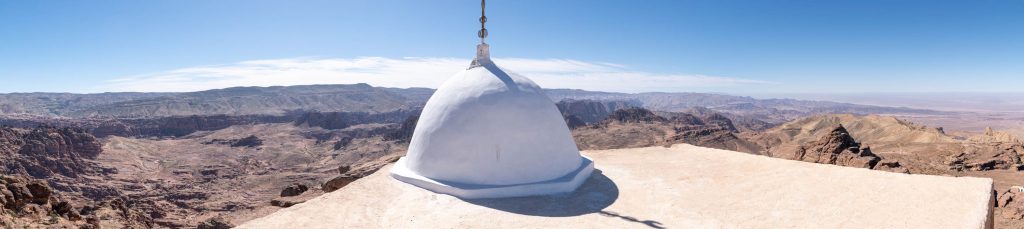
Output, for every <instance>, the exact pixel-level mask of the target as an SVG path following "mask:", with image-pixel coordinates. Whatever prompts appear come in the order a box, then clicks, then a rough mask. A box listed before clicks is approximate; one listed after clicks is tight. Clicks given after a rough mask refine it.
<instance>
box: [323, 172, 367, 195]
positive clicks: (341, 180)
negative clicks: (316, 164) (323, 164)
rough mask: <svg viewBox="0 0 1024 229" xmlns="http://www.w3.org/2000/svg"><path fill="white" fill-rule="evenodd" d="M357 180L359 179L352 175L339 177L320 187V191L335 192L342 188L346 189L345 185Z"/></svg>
mask: <svg viewBox="0 0 1024 229" xmlns="http://www.w3.org/2000/svg"><path fill="white" fill-rule="evenodd" d="M356 179H359V178H358V177H355V176H350V175H341V176H337V177H335V178H332V179H331V180H328V181H327V182H324V184H323V185H321V186H320V189H323V190H324V192H333V191H334V190H338V189H340V188H342V187H345V185H348V184H349V183H352V182H353V181H356Z"/></svg>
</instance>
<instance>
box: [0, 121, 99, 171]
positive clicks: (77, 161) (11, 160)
mask: <svg viewBox="0 0 1024 229" xmlns="http://www.w3.org/2000/svg"><path fill="white" fill-rule="evenodd" d="M102 151H103V149H102V148H101V146H100V143H99V141H97V140H96V138H95V137H93V136H92V135H90V134H88V133H85V131H83V130H79V129H73V128H55V127H48V126H42V127H37V128H35V129H31V130H22V129H13V128H7V127H3V128H0V166H2V168H3V170H4V172H5V173H6V174H21V175H29V176H32V177H36V178H48V177H52V176H54V175H55V174H58V175H62V176H66V177H71V178H74V177H78V176H79V175H81V174H93V173H101V172H104V171H106V172H112V171H109V170H105V169H103V168H100V167H99V166H98V165H96V164H95V163H93V162H91V161H87V160H86V159H94V158H96V157H97V156H98V155H99V154H100V152H102Z"/></svg>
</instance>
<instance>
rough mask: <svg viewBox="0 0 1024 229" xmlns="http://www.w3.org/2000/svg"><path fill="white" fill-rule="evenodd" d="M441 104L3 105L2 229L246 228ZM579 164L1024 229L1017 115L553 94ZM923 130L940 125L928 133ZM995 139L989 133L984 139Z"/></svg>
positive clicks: (389, 147)
mask: <svg viewBox="0 0 1024 229" xmlns="http://www.w3.org/2000/svg"><path fill="white" fill-rule="evenodd" d="M432 92H433V90H432V89H424V88H410V89H397V88H382V87H373V86H370V85H366V84H355V85H311V86H290V87H239V88H227V89H218V90H210V91H200V92H189V93H104V94H56V93H17V94H3V95H0V114H2V119H0V124H2V125H3V129H0V158H2V159H3V160H2V165H3V169H4V174H5V175H4V176H3V181H2V182H3V183H4V184H5V187H6V189H5V190H4V192H0V194H3V198H0V200H2V201H3V202H2V205H3V206H4V209H5V210H4V216H3V217H2V218H0V220H3V221H2V222H3V224H5V225H15V226H16V227H20V226H22V225H25V226H32V227H35V226H39V227H61V226H69V227H94V228H95V227H102V228H111V227H113V228H118V227H132V228H183V227H197V226H198V227H203V228H217V227H218V226H228V225H239V224H241V223H244V222H246V221H249V220H252V219H255V218H259V217H262V216H265V215H268V214H270V213H273V212H274V211H277V210H278V209H282V208H287V207H289V206H292V205H295V204H297V203H301V202H303V201H305V200H308V199H311V198H313V197H316V196H319V195H322V194H323V193H326V192H331V191H333V190H336V189H338V188H342V187H344V186H345V185H346V184H348V183H349V182H352V181H354V180H357V179H359V178H360V177H363V176H367V175H369V174H371V173H373V172H375V171H376V170H377V169H379V168H380V167H382V166H384V165H387V164H388V163H391V162H394V161H395V160H397V159H398V157H400V156H402V155H404V153H405V149H406V147H408V142H409V139H410V137H411V135H412V130H413V129H414V127H415V125H416V119H417V117H418V114H419V112H420V109H422V106H423V104H424V103H425V102H426V100H427V99H428V98H429V96H430V95H431V93H432ZM546 92H547V94H548V96H549V97H550V98H551V99H552V100H554V101H556V102H557V103H556V104H557V106H558V108H559V110H560V111H561V112H562V114H563V116H564V117H565V120H566V123H567V124H568V125H569V127H570V128H571V130H572V135H573V137H574V138H575V140H576V142H577V145H578V147H579V148H580V149H581V150H597V149H618V148H634V147H647V146H669V145H672V144H679V143H686V144H693V145H697V146H704V147H711V148H719V149H727V150H734V151H740V152H746V153H750V154H756V155H763V156H767V157H778V158H785V159H791V160H800V161H806V162H811V163H823V164H834V165H838V166H849V167H859V168H864V169H874V170H884V171H889V172H894V173H911V174H931V175H943V176H977V177H990V178H993V179H994V180H995V183H996V187H995V188H996V194H997V199H998V203H997V208H996V215H995V219H996V223H997V225H1000V228H1013V227H1018V226H1021V225H1024V202H1021V201H1019V200H1018V199H1019V198H1022V197H1021V195H1022V194H1020V192H1019V191H1016V189H1014V188H1011V187H1014V186H1019V185H1022V184H1024V176H1022V175H1024V172H1020V171H1019V170H1020V169H1022V168H1024V162H1021V158H1020V154H1021V153H1024V145H1022V142H1021V141H1020V140H1019V138H1020V137H1019V136H1020V135H1019V133H1020V132H1019V130H1021V128H1022V126H1021V123H1020V122H1019V121H1012V120H1017V119H1015V118H1013V117H1016V116H1002V117H1006V118H1005V119H999V118H992V119H990V120H987V121H985V120H979V121H977V122H971V121H972V120H976V119H972V118H968V117H974V118H980V117H1000V116H1001V115H1013V114H990V113H967V112H951V111H938V110H928V109H920V108H914V109H911V108H900V107H884V106H867V105H856V104H848V103H836V102H825V101H805V100H791V99H753V98H750V97H741V96H731V95H724V94H705V93H640V94H626V93H607V92H595V91H583V90H568V89H554V90H547V91H546ZM925 123H926V124H927V125H925ZM986 124H991V128H987V129H986V128H984V127H980V125H986Z"/></svg>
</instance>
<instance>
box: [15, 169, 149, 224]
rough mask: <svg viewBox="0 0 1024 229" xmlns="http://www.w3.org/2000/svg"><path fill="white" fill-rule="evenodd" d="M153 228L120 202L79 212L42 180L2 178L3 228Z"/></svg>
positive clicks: (135, 211) (142, 216)
mask: <svg viewBox="0 0 1024 229" xmlns="http://www.w3.org/2000/svg"><path fill="white" fill-rule="evenodd" d="M101 221H106V222H107V223H106V224H107V225H111V226H115V225H116V226H119V227H123V228H151V227H152V226H153V225H152V220H151V219H149V217H147V216H146V215H144V214H142V213H141V212H139V211H137V210H135V209H132V208H129V207H127V206H126V205H125V204H124V202H120V201H118V200H114V201H104V202H101V203H98V204H90V205H86V206H83V207H81V208H76V207H75V206H74V205H73V204H71V203H70V202H68V201H66V200H65V199H64V197H62V196H61V195H59V193H58V192H57V191H56V190H53V189H52V188H50V186H49V185H48V184H47V182H46V181H44V180H42V179H32V178H28V177H23V176H6V175H0V225H4V226H7V227H8V228H13V227H18V228H22V227H23V228H42V227H44V226H45V227H46V228H99V227H100V222H101Z"/></svg>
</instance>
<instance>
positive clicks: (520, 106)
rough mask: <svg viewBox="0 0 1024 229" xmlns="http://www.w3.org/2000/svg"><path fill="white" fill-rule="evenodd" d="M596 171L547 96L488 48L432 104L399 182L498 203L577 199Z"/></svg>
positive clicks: (398, 169) (398, 170)
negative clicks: (555, 196) (560, 196)
mask: <svg viewBox="0 0 1024 229" xmlns="http://www.w3.org/2000/svg"><path fill="white" fill-rule="evenodd" d="M592 170H593V163H592V162H591V161H590V160H589V159H587V158H584V157H581V156H580V153H579V150H578V149H577V148H576V143H575V142H574V141H573V139H572V136H571V134H570V133H569V129H568V127H566V124H565V120H564V119H563V117H562V115H561V113H559V111H558V108H557V107H555V104H554V103H553V102H552V101H551V99H549V98H548V97H547V96H546V95H545V94H544V91H543V90H542V89H541V88H540V87H539V86H537V84H535V83H534V82H533V81H530V79H527V78H526V77H523V76H520V75H517V74H510V73H508V72H506V71H504V70H502V69H501V68H499V67H498V66H497V65H495V64H494V63H493V62H492V61H491V60H490V58H489V57H488V50H487V45H486V44H481V45H480V47H478V53H477V59H476V60H474V62H473V64H472V65H471V67H470V68H469V69H466V70H463V71H462V72H459V73H458V74H456V75H455V76H453V77H452V78H450V79H448V81H446V82H445V83H444V84H442V85H441V87H439V88H438V89H437V91H435V92H434V95H433V96H431V97H430V100H429V101H427V104H426V106H425V107H424V108H423V113H422V114H421V115H420V118H419V121H418V122H417V125H416V129H415V130H414V132H413V136H412V141H411V142H410V144H409V151H408V153H407V154H406V156H405V157H404V158H402V159H400V160H399V162H398V163H397V164H396V166H395V167H394V169H393V171H392V175H393V176H394V177H395V178H398V179H399V180H402V181H405V182H407V183H411V184H413V185H416V186H420V187H422V188H426V189H429V190H431V191H434V192H438V193H444V194H451V195H454V196H457V197H462V198H493V197H509V196H528V195H543V194H552V193H562V192H571V191H573V190H575V189H576V187H578V186H579V185H580V184H581V183H582V181H583V180H585V179H586V178H587V177H589V175H590V173H591V171H592Z"/></svg>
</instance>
